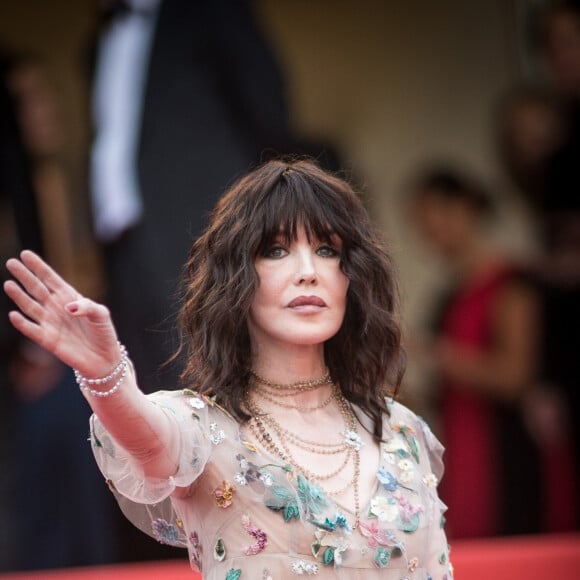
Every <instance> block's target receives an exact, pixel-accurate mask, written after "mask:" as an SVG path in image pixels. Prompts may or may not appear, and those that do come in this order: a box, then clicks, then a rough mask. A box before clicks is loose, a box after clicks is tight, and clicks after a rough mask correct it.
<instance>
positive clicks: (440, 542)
mask: <svg viewBox="0 0 580 580" xmlns="http://www.w3.org/2000/svg"><path fill="white" fill-rule="evenodd" d="M417 423H418V431H419V432H420V433H421V436H422V438H423V441H424V443H423V445H424V449H425V452H426V455H427V458H428V462H427V463H426V465H428V466H429V471H428V472H426V473H424V474H423V482H424V483H425V485H426V486H427V487H428V488H429V491H430V492H431V498H432V501H433V505H432V509H433V512H434V518H433V522H432V524H431V526H430V529H429V541H428V546H429V552H428V554H427V555H426V556H427V562H426V565H425V567H426V568H427V569H428V570H429V571H431V573H432V574H433V580H436V579H437V578H441V579H442V580H450V579H451V578H453V566H452V564H451V561H450V560H449V545H448V543H447V536H446V534H445V516H444V514H445V512H446V511H447V506H446V505H445V504H444V503H443V502H442V501H441V499H440V498H439V495H438V493H437V485H438V484H439V482H440V481H441V478H442V477H443V471H444V466H443V453H444V451H445V449H444V447H443V445H442V444H441V442H440V441H439V440H438V439H437V437H436V436H435V435H434V434H433V432H432V431H431V429H430V427H429V426H428V425H427V423H425V421H423V419H421V418H420V417H417Z"/></svg>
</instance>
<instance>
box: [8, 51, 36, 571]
mask: <svg viewBox="0 0 580 580" xmlns="http://www.w3.org/2000/svg"><path fill="white" fill-rule="evenodd" d="M9 70H10V60H9V58H8V56H7V55H5V54H4V53H2V54H1V55H0V258H2V259H6V258H7V257H8V256H9V255H11V254H13V252H14V251H15V250H18V249H20V248H21V244H26V245H27V246H28V244H31V245H32V246H33V247H34V248H36V249H37V251H42V244H41V239H40V233H39V232H40V226H39V220H38V212H37V207H36V203H35V197H34V189H33V187H32V180H31V178H30V171H29V160H28V157H27V156H26V152H25V149H24V145H23V142H22V135H21V133H20V130H19V127H18V121H17V114H16V106H15V103H14V99H13V96H12V95H11V93H10V91H9V89H8V72H9ZM2 279H3V280H4V279H6V271H5V270H4V269H2ZM8 302H9V301H8V300H6V298H5V297H4V296H2V297H0V307H1V309H2V313H5V312H7V311H8ZM22 343H23V341H22V340H20V339H19V338H18V335H17V334H16V333H15V332H14V330H13V329H11V328H10V324H9V323H8V321H7V318H6V316H1V317H0V570H7V569H11V568H13V567H14V565H15V563H16V562H15V559H16V558H15V548H16V543H17V538H16V537H15V535H14V533H13V524H14V522H15V521H16V517H17V514H16V513H14V512H15V510H14V509H13V508H14V505H13V496H12V494H13V492H14V489H15V481H14V471H13V469H12V467H13V456H14V453H13V451H14V450H13V447H12V441H13V430H14V413H15V408H16V397H15V391H14V384H13V376H12V373H11V368H12V362H13V361H14V360H15V358H16V357H17V356H18V355H19V351H20V346H21V344H22Z"/></svg>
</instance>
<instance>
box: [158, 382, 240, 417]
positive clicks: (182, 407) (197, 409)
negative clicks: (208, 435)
mask: <svg viewBox="0 0 580 580" xmlns="http://www.w3.org/2000/svg"><path fill="white" fill-rule="evenodd" d="M147 397H148V398H150V399H151V400H152V401H153V402H155V403H156V404H157V405H159V406H160V407H162V408H164V409H166V410H167V411H169V412H171V413H173V414H175V415H177V416H181V415H183V414H185V415H186V417H187V418H188V419H190V418H194V419H201V418H208V419H210V420H220V421H223V422H235V419H234V418H233V417H232V415H230V413H228V412H227V411H226V410H225V409H224V408H223V407H222V406H221V405H219V404H218V403H216V401H215V399H214V398H213V397H211V396H209V395H205V394H203V393H200V392H199V391H196V390H194V389H189V388H186V389H179V390H174V391H167V390H161V391H155V392H153V393H151V394H149V395H147Z"/></svg>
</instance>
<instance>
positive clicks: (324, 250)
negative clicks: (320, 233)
mask: <svg viewBox="0 0 580 580" xmlns="http://www.w3.org/2000/svg"><path fill="white" fill-rule="evenodd" d="M316 253H317V254H318V255H319V256H321V257H322V258H335V257H336V256H339V255H340V252H339V251H338V250H337V249H336V248H334V247H332V246H320V248H318V250H316Z"/></svg>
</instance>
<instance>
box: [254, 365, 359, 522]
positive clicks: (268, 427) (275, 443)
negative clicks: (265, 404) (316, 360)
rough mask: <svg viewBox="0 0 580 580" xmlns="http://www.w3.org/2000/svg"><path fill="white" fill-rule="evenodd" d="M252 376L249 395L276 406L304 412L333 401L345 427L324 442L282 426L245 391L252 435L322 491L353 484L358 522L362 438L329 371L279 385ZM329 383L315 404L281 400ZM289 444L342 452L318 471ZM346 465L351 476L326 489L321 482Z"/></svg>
mask: <svg viewBox="0 0 580 580" xmlns="http://www.w3.org/2000/svg"><path fill="white" fill-rule="evenodd" d="M251 374H252V376H253V377H254V379H255V383H256V384H255V385H254V386H253V388H252V391H251V393H252V395H255V396H258V397H262V398H263V399H265V400H267V401H269V402H270V403H272V404H273V405H275V406H278V407H281V408H283V409H295V410H298V411H300V412H303V413H308V412H312V411H315V410H318V409H323V408H325V407H327V406H329V405H330V404H331V403H332V402H336V404H337V406H338V408H339V410H340V414H341V416H342V419H343V422H344V426H345V428H344V431H342V432H341V433H340V434H341V435H342V439H341V440H340V441H338V442H333V443H324V442H320V441H312V440H309V439H305V438H304V437H302V436H300V435H299V434H297V433H294V432H292V431H290V430H289V429H286V428H285V427H283V426H282V425H281V424H280V423H279V422H278V421H277V420H276V419H275V418H274V417H273V416H272V414H271V413H266V412H265V411H264V410H263V409H262V408H261V407H260V406H259V405H258V403H257V402H256V400H255V398H256V397H254V398H252V397H250V394H249V393H248V394H247V395H246V399H245V404H246V407H247V409H248V411H249V413H250V415H251V419H250V421H249V428H250V431H251V433H252V435H253V437H254V438H255V439H256V440H257V441H258V442H259V443H260V445H261V446H262V447H263V448H264V449H265V450H266V451H268V452H269V453H270V454H273V455H277V456H278V457H280V459H282V461H284V462H285V463H288V464H290V465H291V466H292V467H293V468H294V469H295V470H296V471H297V472H299V473H301V474H302V475H304V477H306V479H308V480H309V481H312V482H315V483H316V484H318V485H320V486H321V487H322V488H323V489H324V492H325V493H326V494H327V495H330V496H338V495H341V494H343V493H345V492H346V491H348V490H349V489H351V488H352V491H353V496H354V503H355V524H354V526H353V527H354V528H356V527H357V526H358V521H359V511H360V501H359V478H360V448H361V446H362V440H361V438H360V436H359V434H358V432H357V419H356V417H355V415H354V412H353V411H352V409H351V407H350V405H349V404H348V402H347V400H346V399H345V398H344V397H343V395H342V393H341V392H340V389H339V388H338V387H337V386H336V385H335V384H334V383H333V382H332V380H331V378H330V375H329V373H328V372H326V373H325V375H324V376H323V377H321V378H319V379H315V380H312V381H304V382H297V383H291V384H286V385H278V384H276V383H272V382H270V381H268V380H266V379H264V378H262V377H260V376H259V375H258V374H256V373H255V372H253V371H252V372H251ZM326 384H330V385H331V387H332V388H331V393H330V396H329V397H328V398H326V399H325V400H324V401H322V402H321V403H320V404H318V405H316V406H314V407H304V406H300V405H294V404H289V403H286V402H284V401H283V400H280V399H283V398H286V397H290V396H293V395H296V394H298V393H301V392H305V391H312V390H315V389H318V388H320V387H321V386H323V385H326ZM290 446H294V447H296V448H298V449H301V450H303V451H306V452H308V453H310V454H312V455H319V456H325V457H326V456H331V455H334V456H336V455H341V454H342V455H344V459H343V461H341V463H340V465H339V466H338V467H337V468H335V469H333V470H332V471H330V472H327V473H324V474H321V473H315V472H313V471H311V470H310V469H308V468H306V467H304V466H303V465H300V463H299V462H298V461H297V460H296V458H295V457H294V455H293V453H292V450H291V449H290ZM349 466H352V472H353V476H352V478H351V479H350V480H349V481H348V482H347V483H346V485H344V486H343V487H342V488H340V489H333V490H327V489H326V488H325V486H324V484H325V483H326V482H327V481H328V480H330V479H332V478H334V477H335V476H337V475H339V474H341V473H342V472H343V471H344V470H345V469H347V468H348V467H349Z"/></svg>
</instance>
